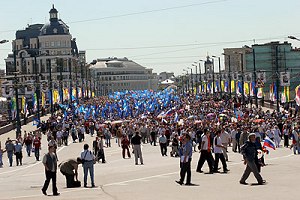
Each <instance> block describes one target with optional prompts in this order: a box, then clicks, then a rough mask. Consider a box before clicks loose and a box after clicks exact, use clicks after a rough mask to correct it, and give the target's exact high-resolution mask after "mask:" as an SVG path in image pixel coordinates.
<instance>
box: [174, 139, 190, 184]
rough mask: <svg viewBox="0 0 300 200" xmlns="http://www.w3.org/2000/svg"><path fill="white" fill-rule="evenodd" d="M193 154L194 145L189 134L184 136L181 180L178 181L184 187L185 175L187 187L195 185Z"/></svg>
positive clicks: (181, 154) (181, 151)
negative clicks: (193, 178) (192, 179)
mask: <svg viewBox="0 0 300 200" xmlns="http://www.w3.org/2000/svg"><path fill="white" fill-rule="evenodd" d="M192 153H193V144H192V141H191V137H190V135H189V134H186V135H185V136H183V140H182V147H181V148H180V150H179V155H180V180H179V181H176V183H178V184H179V185H182V184H183V182H184V178H185V174H186V175H187V177H186V183H185V185H193V184H192V183H191V161H192Z"/></svg>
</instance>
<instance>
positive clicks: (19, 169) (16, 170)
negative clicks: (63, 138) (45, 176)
mask: <svg viewBox="0 0 300 200" xmlns="http://www.w3.org/2000/svg"><path fill="white" fill-rule="evenodd" d="M65 147H67V146H63V147H61V148H60V149H58V150H57V153H59V152H60V151H61V150H63V149H64V148H65ZM40 163H42V161H38V162H36V163H34V164H32V165H28V166H26V167H22V168H18V169H15V170H11V171H7V172H1V173H0V175H3V174H9V173H13V172H18V171H21V170H24V169H28V168H30V167H34V166H36V165H38V164H40Z"/></svg>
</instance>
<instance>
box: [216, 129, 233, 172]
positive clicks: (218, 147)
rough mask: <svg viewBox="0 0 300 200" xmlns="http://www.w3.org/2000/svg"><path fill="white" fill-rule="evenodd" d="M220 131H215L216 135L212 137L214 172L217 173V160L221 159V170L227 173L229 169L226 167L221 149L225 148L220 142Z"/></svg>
mask: <svg viewBox="0 0 300 200" xmlns="http://www.w3.org/2000/svg"><path fill="white" fill-rule="evenodd" d="M221 134H222V133H221V131H220V130H218V131H217V135H216V136H215V138H214V144H213V147H214V153H215V163H214V173H219V171H218V167H219V166H218V165H219V160H221V162H222V165H223V172H224V173H227V172H228V171H229V170H228V169H227V164H226V160H225V156H224V153H223V151H222V149H226V146H224V145H223V144H222V139H221Z"/></svg>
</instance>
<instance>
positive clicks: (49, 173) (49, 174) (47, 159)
mask: <svg viewBox="0 0 300 200" xmlns="http://www.w3.org/2000/svg"><path fill="white" fill-rule="evenodd" d="M54 151H55V148H54V146H49V147H48V153H47V154H45V155H44V157H43V164H44V167H45V174H46V180H45V183H44V186H43V188H42V193H43V194H44V195H47V189H48V186H49V183H50V180H51V179H52V191H53V196H58V195H59V193H58V191H57V187H56V174H57V158H56V155H55V153H54Z"/></svg>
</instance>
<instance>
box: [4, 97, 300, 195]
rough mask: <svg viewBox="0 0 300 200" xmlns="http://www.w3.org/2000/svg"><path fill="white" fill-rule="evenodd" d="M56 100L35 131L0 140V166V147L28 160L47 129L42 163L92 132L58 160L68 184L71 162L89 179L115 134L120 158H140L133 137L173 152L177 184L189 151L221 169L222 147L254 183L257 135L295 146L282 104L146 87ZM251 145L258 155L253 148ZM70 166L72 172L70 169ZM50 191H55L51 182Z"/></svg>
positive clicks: (296, 133)
mask: <svg viewBox="0 0 300 200" xmlns="http://www.w3.org/2000/svg"><path fill="white" fill-rule="evenodd" d="M124 99H126V100H124ZM166 99H167V100H166ZM60 107H61V109H60V110H59V111H57V112H56V113H55V114H54V115H53V116H51V117H50V118H49V119H48V120H47V121H42V122H41V124H40V125H39V129H38V131H36V132H35V133H28V134H27V133H25V134H24V136H23V137H22V136H21V135H20V136H19V137H18V138H17V139H16V140H15V144H13V141H12V140H10V139H8V140H7V141H6V143H5V148H4V149H2V148H1V147H0V159H1V160H0V166H1V167H2V165H3V162H2V155H3V153H4V152H5V151H6V152H7V156H8V158H9V164H10V166H12V163H13V155H14V154H15V155H16V161H17V165H22V147H23V146H25V149H26V153H27V155H28V156H30V155H31V152H34V154H35V158H36V160H39V159H40V158H39V157H40V155H39V150H40V148H41V137H42V136H43V135H45V136H46V137H47V140H48V142H49V143H48V147H49V151H51V152H50V154H51V156H50V157H49V156H48V157H46V158H45V157H44V158H43V163H44V165H45V163H46V162H47V160H51V159H50V158H53V159H54V157H53V156H52V154H53V155H55V159H56V161H57V160H58V157H57V155H56V153H55V152H56V149H57V148H58V147H59V146H61V145H66V146H67V145H68V144H69V140H71V142H73V143H77V142H79V143H81V142H82V143H85V137H87V136H88V135H89V136H92V137H93V136H95V139H94V140H93V142H92V144H91V147H92V148H91V150H89V145H88V144H84V151H83V152H82V153H81V155H80V157H79V158H78V159H77V160H76V159H73V160H69V161H68V162H66V163H67V164H66V163H63V164H61V167H62V168H61V172H62V173H63V174H64V175H65V176H66V181H67V186H68V187H73V186H74V187H76V186H79V185H80V184H78V182H77V181H78V180H77V168H78V165H79V164H83V168H84V186H87V173H88V171H89V172H90V176H91V185H92V187H94V186H95V183H94V178H93V177H94V168H93V165H94V163H95V162H100V161H101V162H102V163H106V157H105V151H104V149H105V148H110V147H111V144H112V141H111V140H115V141H116V144H117V145H118V146H119V147H120V149H121V150H120V155H121V156H122V157H123V158H124V159H125V158H126V156H127V157H128V158H131V152H133V154H134V157H135V159H134V163H135V164H136V165H138V164H139V162H138V161H140V164H144V163H143V154H142V151H141V144H149V145H153V146H159V147H160V150H161V156H169V155H170V156H171V157H180V161H181V173H180V175H181V178H180V180H179V181H177V183H179V184H180V185H182V184H183V181H184V177H185V174H187V181H186V184H187V185H190V184H192V183H191V171H190V168H191V163H190V162H191V160H192V153H193V152H195V151H199V152H201V154H200V157H199V161H198V165H197V170H196V171H197V172H199V173H203V170H202V167H203V164H204V163H205V161H207V163H208V166H209V171H208V173H211V174H213V173H220V171H219V170H220V168H219V166H218V165H219V160H221V163H222V168H223V171H222V173H227V172H229V169H228V166H227V161H228V160H230V158H229V157H228V151H232V152H235V153H242V155H243V158H244V160H245V164H247V167H246V170H245V173H244V175H243V176H242V178H241V180H240V183H241V184H245V183H246V182H245V181H246V179H247V177H248V176H249V174H250V172H253V173H254V175H255V177H256V178H257V180H258V183H259V184H263V183H265V182H264V180H263V179H262V178H261V176H260V175H259V172H260V167H261V166H264V159H263V154H264V153H266V152H267V151H268V149H267V148H265V147H264V146H263V145H262V141H263V140H264V139H265V137H268V138H270V139H271V140H272V141H273V142H274V144H275V146H276V148H279V147H282V146H283V147H286V148H291V149H293V152H294V154H300V141H299V138H300V121H299V120H298V118H296V117H295V116H293V115H292V113H290V112H287V111H285V110H282V111H281V112H276V111H269V110H268V111H264V110H263V109H262V108H254V107H251V106H249V105H242V104H241V100H240V99H239V98H229V97H228V96H224V97H223V98H222V99H219V98H217V97H216V96H195V95H179V94H176V93H175V92H174V91H169V92H165V93H162V94H159V95H158V94H156V93H155V92H150V96H148V93H147V94H145V93H142V94H140V95H139V94H137V93H125V94H120V93H116V94H114V95H111V96H109V97H98V98H93V99H90V100H86V101H84V102H80V103H78V104H77V103H74V104H73V105H68V106H66V105H61V106H60ZM100 108H101V109H100ZM253 138H254V139H253ZM282 140H284V142H283V145H282V144H281V141H282ZM290 141H292V143H291V144H290ZM130 147H132V150H130ZM168 147H171V148H168ZM168 149H170V151H169V152H168ZM257 150H258V151H259V152H261V155H259V156H258V153H257V152H258V151H257ZM249 152H250V153H249ZM251 152H252V153H251ZM253 152H254V154H253ZM250 154H251V155H250ZM66 165H67V166H68V167H66ZM45 167H46V171H48V170H47V166H46V165H45ZM49 170H50V169H49ZM51 170H54V169H51ZM51 170H50V171H51ZM73 170H75V171H76V172H74V173H71V171H73ZM68 174H71V175H68ZM46 175H47V180H46V182H45V185H46V186H44V188H43V193H46V189H47V184H49V181H50V179H51V178H53V174H51V173H48V174H46ZM71 180H72V181H71ZM53 192H54V194H58V193H57V190H54V191H53Z"/></svg>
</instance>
